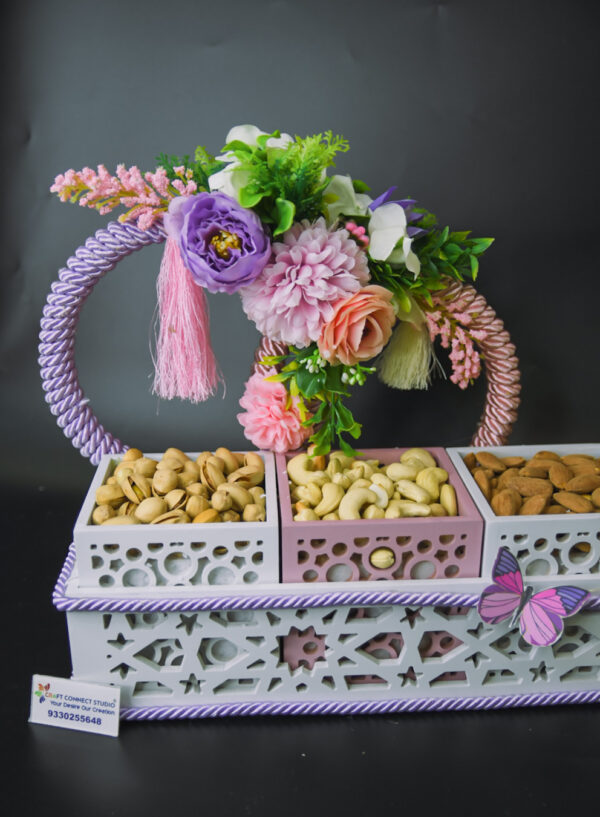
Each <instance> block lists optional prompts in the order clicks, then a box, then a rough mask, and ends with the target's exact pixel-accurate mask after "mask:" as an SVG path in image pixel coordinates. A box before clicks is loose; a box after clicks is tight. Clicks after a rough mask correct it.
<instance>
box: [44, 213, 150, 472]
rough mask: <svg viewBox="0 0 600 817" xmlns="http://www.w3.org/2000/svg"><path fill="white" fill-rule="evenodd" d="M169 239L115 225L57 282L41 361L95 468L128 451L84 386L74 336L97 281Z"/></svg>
mask: <svg viewBox="0 0 600 817" xmlns="http://www.w3.org/2000/svg"><path fill="white" fill-rule="evenodd" d="M164 240H165V235H164V232H163V231H162V229H161V228H160V227H152V228H151V229H150V230H139V229H138V228H137V227H134V226H133V225H132V224H120V223H119V222H116V221H111V222H110V223H109V224H108V225H107V227H106V229H103V230H98V231H97V232H96V234H95V235H94V236H91V237H90V238H88V239H87V241H86V242H85V244H84V245H83V246H82V247H79V248H78V249H77V250H76V251H75V255H72V256H71V257H70V258H69V260H68V261H67V266H66V267H63V268H62V269H60V270H59V272H58V280H56V281H54V282H53V283H52V286H51V289H50V293H49V294H48V298H47V300H46V306H45V307H44V312H43V314H44V317H43V318H42V321H41V331H40V345H39V347H38V349H39V358H38V362H39V364H40V373H41V376H42V387H43V389H44V391H45V392H46V398H45V399H46V402H47V403H48V404H49V406H50V411H51V412H52V414H54V415H55V416H56V422H57V424H58V426H59V427H60V428H62V429H63V433H64V434H65V436H66V437H68V438H69V439H70V440H71V442H72V443H73V445H74V446H75V448H79V450H80V451H81V453H82V455H83V456H84V457H89V458H90V460H91V461H92V463H93V464H94V465H97V464H98V463H99V462H100V458H101V457H102V455H103V454H118V453H120V452H121V451H123V450H125V448H126V447H127V446H124V445H123V443H122V442H121V441H120V440H117V439H116V438H115V437H113V436H112V434H110V433H109V432H108V431H106V430H105V429H104V426H102V425H101V423H100V422H99V420H98V418H97V417H96V415H95V414H94V412H93V411H92V408H91V406H90V405H89V402H88V400H87V398H86V397H85V396H84V394H83V390H82V388H81V386H80V385H79V380H78V377H77V369H76V368H75V333H76V331H77V324H78V321H79V313H80V312H81V308H82V306H83V304H84V303H85V300H86V298H87V297H88V295H89V294H90V293H91V291H92V290H93V288H94V287H95V286H96V284H97V283H98V281H99V280H100V279H101V278H103V277H104V276H105V275H106V273H107V272H109V271H110V270H112V269H114V267H115V266H116V265H117V264H118V263H119V261H121V260H122V259H123V258H125V257H126V256H128V255H130V254H131V253H132V252H135V250H140V249H142V247H146V246H148V245H149V244H160V243H161V242H162V241H164Z"/></svg>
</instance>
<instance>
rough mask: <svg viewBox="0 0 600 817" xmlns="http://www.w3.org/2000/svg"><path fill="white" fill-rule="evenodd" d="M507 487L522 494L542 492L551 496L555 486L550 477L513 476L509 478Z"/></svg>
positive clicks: (530, 494)
mask: <svg viewBox="0 0 600 817" xmlns="http://www.w3.org/2000/svg"><path fill="white" fill-rule="evenodd" d="M506 487H507V488H514V489H515V491H518V492H519V493H520V494H521V496H535V495H536V494H542V495H543V496H550V494H551V493H552V491H553V490H554V487H553V485H552V483H551V482H550V480H548V479H536V478H535V477H521V476H518V477H511V478H510V479H509V480H508V483H507V486H506Z"/></svg>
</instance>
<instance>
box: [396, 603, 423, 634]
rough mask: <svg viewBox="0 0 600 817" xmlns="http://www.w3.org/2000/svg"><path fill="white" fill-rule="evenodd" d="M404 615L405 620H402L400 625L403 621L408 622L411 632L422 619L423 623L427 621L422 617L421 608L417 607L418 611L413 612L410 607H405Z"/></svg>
mask: <svg viewBox="0 0 600 817" xmlns="http://www.w3.org/2000/svg"><path fill="white" fill-rule="evenodd" d="M404 614H405V615H404V618H403V619H400V623H402V622H403V621H406V622H408V626H409V627H410V629H411V630H414V628H415V625H416V623H417V621H418V620H419V619H421V621H425V619H424V618H423V616H422V615H421V608H420V607H417V608H416V610H411V609H410V607H405V608H404Z"/></svg>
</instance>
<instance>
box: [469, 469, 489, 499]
mask: <svg viewBox="0 0 600 817" xmlns="http://www.w3.org/2000/svg"><path fill="white" fill-rule="evenodd" d="M473 479H474V480H475V482H476V483H477V485H478V486H479V490H480V491H481V493H482V494H483V495H484V497H485V498H486V499H487V501H488V502H489V501H490V498H491V496H492V486H491V485H490V478H489V477H488V475H487V474H486V473H485V471H484V470H483V468H476V469H475V470H474V471H473Z"/></svg>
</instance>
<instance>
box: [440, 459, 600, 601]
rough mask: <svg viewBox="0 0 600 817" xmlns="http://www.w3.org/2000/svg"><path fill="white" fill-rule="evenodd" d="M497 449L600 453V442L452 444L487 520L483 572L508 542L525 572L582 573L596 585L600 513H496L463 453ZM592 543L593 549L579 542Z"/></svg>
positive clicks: (458, 464) (599, 571)
mask: <svg viewBox="0 0 600 817" xmlns="http://www.w3.org/2000/svg"><path fill="white" fill-rule="evenodd" d="M482 450H485V451H491V452H492V453H493V454H496V455H497V456H498V457H513V456H522V457H532V456H533V455H534V454H535V453H536V452H537V451H542V450H551V451H555V452H556V453H557V454H560V455H565V454H590V455H592V456H594V457H599V456H600V443H579V444H576V443H568V444H560V445H554V444H548V445H504V446H496V447H493V446H485V447H484V448H483V449H482V448H472V447H464V448H447V449H446V451H447V453H448V455H449V457H450V459H451V460H452V464H453V465H454V466H455V468H456V470H457V471H458V473H459V475H460V477H461V479H462V481H463V482H464V484H465V485H466V487H467V490H468V491H469V493H470V494H471V496H472V498H473V499H474V501H475V503H476V505H477V508H478V509H479V512H480V514H481V515H482V516H483V519H484V523H485V526H484V535H483V556H482V566H481V572H482V574H483V575H484V576H486V575H487V576H489V575H490V574H491V570H492V566H493V564H494V560H495V559H496V554H497V553H498V548H500V547H502V546H504V547H507V548H508V549H509V550H510V551H511V553H512V554H513V555H514V556H515V557H516V558H517V560H518V562H519V565H520V567H521V570H522V571H523V575H524V576H525V577H527V578H530V577H532V576H540V575H546V576H567V575H570V576H571V577H573V576H574V575H579V574H581V575H582V576H587V577H588V579H589V582H588V583H587V584H586V583H585V582H583V586H584V587H588V584H589V586H593V585H594V584H597V583H598V580H599V579H600V576H599V574H600V513H565V514H557V515H550V514H538V515H533V516H496V514H495V513H494V512H493V511H492V509H491V507H490V505H489V503H488V501H487V500H486V498H485V497H484V495H483V494H482V492H481V490H480V488H479V486H478V485H477V483H476V482H475V480H474V479H473V477H472V475H471V473H470V471H469V469H468V468H467V466H466V465H465V463H464V461H463V457H464V456H465V455H466V454H468V453H469V452H471V451H472V452H474V453H477V452H478V451H482ZM578 543H585V544H589V546H590V550H589V553H587V554H586V553H582V552H581V551H580V550H578V549H577V548H575V547H574V545H576V544H578Z"/></svg>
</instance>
